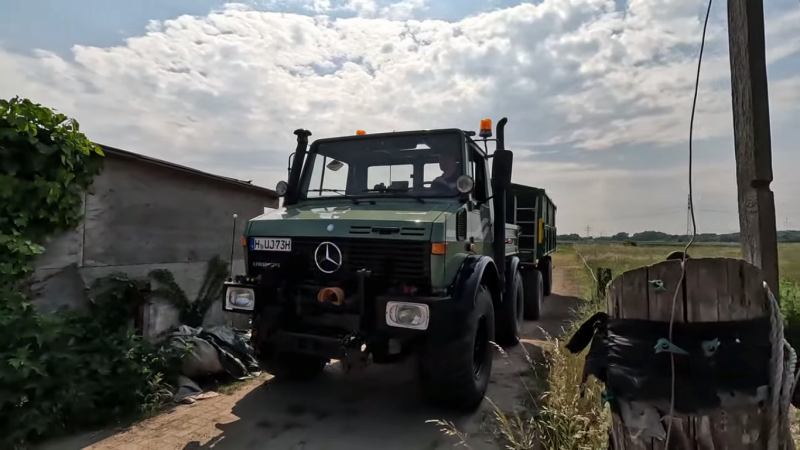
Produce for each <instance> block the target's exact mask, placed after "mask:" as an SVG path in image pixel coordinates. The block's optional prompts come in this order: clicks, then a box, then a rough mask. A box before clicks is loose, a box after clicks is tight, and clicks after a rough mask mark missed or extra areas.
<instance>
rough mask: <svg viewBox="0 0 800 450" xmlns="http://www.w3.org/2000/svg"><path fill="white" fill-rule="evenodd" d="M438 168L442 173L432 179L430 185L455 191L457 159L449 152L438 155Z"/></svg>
mask: <svg viewBox="0 0 800 450" xmlns="http://www.w3.org/2000/svg"><path fill="white" fill-rule="evenodd" d="M439 169H441V171H442V174H441V175H440V176H438V177H436V178H435V179H434V180H433V182H432V183H431V187H432V188H435V189H443V190H448V191H453V192H455V190H456V181H457V180H458V160H457V158H456V156H455V155H450V154H443V155H440V156H439Z"/></svg>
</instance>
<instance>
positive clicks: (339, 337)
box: [222, 279, 457, 359]
mask: <svg viewBox="0 0 800 450" xmlns="http://www.w3.org/2000/svg"><path fill="white" fill-rule="evenodd" d="M268 293H271V294H272V295H275V294H277V292H276V291H274V290H265V289H262V288H261V287H260V285H259V284H256V283H253V282H248V280H246V279H238V280H237V282H226V283H225V284H224V293H223V301H222V307H223V310H224V311H227V312H235V313H241V314H252V315H254V316H256V317H254V321H253V327H254V329H253V339H254V341H255V342H256V343H257V344H258V346H260V347H262V349H264V350H271V351H274V352H291V353H303V354H310V355H315V356H321V357H325V358H333V359H341V358H342V357H344V356H345V355H347V354H348V353H350V354H352V353H353V351H352V349H353V348H354V347H361V345H367V346H368V347H370V346H372V347H373V348H374V347H377V346H384V345H388V344H387V343H388V342H389V341H390V340H396V341H400V342H408V341H413V340H415V339H421V338H424V339H426V340H428V339H436V340H438V339H447V338H448V337H450V336H452V335H454V333H456V332H457V330H456V329H455V328H456V327H455V326H454V324H455V323H457V318H456V317H455V314H456V309H455V307H454V302H453V300H452V299H451V298H450V297H449V296H430V297H422V296H410V295H389V294H387V295H378V296H372V297H370V296H366V295H364V293H363V292H359V293H358V297H359V305H358V306H359V307H358V308H357V309H356V310H351V311H346V310H345V308H341V309H340V308H337V307H335V306H333V305H330V304H325V305H322V306H324V308H323V311H320V310H311V309H308V308H307V307H300V299H289V298H277V299H275V298H266V296H267V295H268ZM278 295H280V294H278ZM251 298H252V300H253V301H252V303H250V302H248V301H246V300H250V299H251ZM310 300H311V299H308V298H305V299H303V301H305V302H308V301H310ZM408 306H415V307H417V308H420V309H424V310H425V311H426V318H425V320H422V321H417V322H414V321H411V323H407V324H406V325H407V326H403V325H404V324H402V323H398V322H399V321H398V315H399V314H400V313H401V312H402V311H400V309H403V307H408ZM406 312H408V311H407V308H406Z"/></svg>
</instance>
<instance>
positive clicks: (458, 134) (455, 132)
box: [299, 128, 471, 201]
mask: <svg viewBox="0 0 800 450" xmlns="http://www.w3.org/2000/svg"><path fill="white" fill-rule="evenodd" d="M437 135H450V136H453V137H455V138H456V139H457V141H458V143H459V148H458V157H459V176H460V175H470V176H471V173H470V170H469V164H468V158H467V135H466V134H465V133H464V131H463V130H460V129H457V128H445V129H438V130H424V131H422V130H417V131H401V132H392V133H376V134H372V135H354V136H341V137H335V138H324V139H318V140H316V141H314V142H312V143H311V145H310V147H309V150H308V152H307V154H306V156H305V158H304V161H303V169H302V171H301V175H300V183H299V184H300V186H299V195H300V200H301V201H310V200H331V199H345V198H347V199H360V198H370V199H372V198H392V199H408V200H411V201H414V200H415V199H417V200H418V199H420V198H422V199H426V200H427V199H443V200H447V199H454V198H459V197H463V196H464V195H463V194H461V193H459V192H458V191H455V192H453V193H441V194H434V193H426V194H423V195H418V194H415V191H413V190H411V189H409V190H408V191H404V192H398V191H392V190H389V189H387V190H386V191H383V192H361V193H358V194H347V193H346V192H345V191H344V190H342V192H341V193H337V192H330V193H329V194H325V195H319V196H313V197H309V196H308V192H309V187H310V184H311V181H312V176H313V171H314V166H315V162H316V158H317V157H320V156H321V157H325V155H320V153H319V149H320V147H321V146H323V145H324V144H327V143H335V142H347V141H358V140H362V139H380V138H391V137H413V136H426V137H432V136H437ZM328 159H330V157H328ZM323 189H325V187H324V186H323ZM398 194H400V195H398Z"/></svg>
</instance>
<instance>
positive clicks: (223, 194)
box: [33, 155, 278, 336]
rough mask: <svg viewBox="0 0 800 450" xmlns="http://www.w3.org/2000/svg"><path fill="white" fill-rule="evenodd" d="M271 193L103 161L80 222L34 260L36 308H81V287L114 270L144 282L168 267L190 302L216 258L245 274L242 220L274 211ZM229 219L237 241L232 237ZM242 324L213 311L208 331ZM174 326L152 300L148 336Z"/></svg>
mask: <svg viewBox="0 0 800 450" xmlns="http://www.w3.org/2000/svg"><path fill="white" fill-rule="evenodd" d="M277 206H278V202H277V199H273V198H271V197H270V196H269V195H268V193H266V192H263V191H258V190H255V189H248V188H246V187H239V186H236V185H233V184H231V183H227V182H224V181H221V180H215V179H212V178H209V177H204V176H201V175H195V174H189V173H186V172H182V171H178V170H175V169H171V168H166V167H162V166H159V165H155V164H151V163H148V162H143V161H140V160H135V159H131V158H125V157H119V156H114V155H108V156H107V157H106V161H105V169H104V171H103V173H102V174H101V175H100V176H98V177H97V178H96V179H95V182H94V185H93V186H92V189H91V190H90V192H89V193H87V194H86V195H85V196H84V210H85V212H84V221H83V223H82V224H81V225H80V226H79V227H78V228H77V229H76V230H75V231H73V232H70V233H66V234H64V235H62V236H59V237H58V238H56V239H54V240H52V241H51V242H50V243H49V244H48V245H47V246H46V248H47V251H46V253H45V254H44V255H43V256H42V257H40V258H39V259H38V260H37V262H36V280H37V281H36V282H35V283H34V285H33V289H34V292H35V300H34V302H35V304H36V305H37V307H39V308H41V309H43V310H53V309H56V308H59V307H69V308H82V307H83V306H85V304H86V298H85V294H84V292H83V286H84V284H86V285H88V284H89V283H91V282H92V281H93V280H95V279H96V278H99V277H103V276H105V275H108V274H111V273H114V272H120V271H121V272H124V273H127V274H128V275H129V276H131V277H146V275H147V273H148V272H150V271H151V270H153V269H156V268H164V269H169V270H170V271H171V272H172V273H173V274H174V275H175V279H176V281H177V282H178V283H179V284H180V285H181V287H183V289H184V290H185V291H186V293H187V295H188V297H189V298H190V299H194V297H195V296H196V295H197V291H198V290H199V288H200V284H201V283H202V281H203V278H204V275H205V270H206V267H207V265H206V264H207V262H208V261H209V260H210V259H211V258H212V257H213V256H215V255H218V256H220V257H221V258H222V259H223V260H229V259H230V250H231V241H232V238H233V240H234V245H233V248H234V267H233V268H234V273H242V271H243V270H244V262H243V258H244V255H243V253H242V247H241V244H240V236H241V234H242V231H243V229H244V225H245V224H246V222H247V220H249V219H251V218H253V217H256V216H258V215H261V214H263V212H264V208H265V207H272V208H275V207H277ZM233 214H238V219H236V235H235V237H234V236H233V222H234V219H233ZM232 321H235V322H236V323H233V325H234V326H244V325H246V320H245V316H242V315H238V314H224V313H222V311H221V310H220V305H219V304H216V305H214V306H212V309H211V311H209V314H208V315H207V317H206V325H212V324H225V323H227V324H231V322H232ZM175 323H177V311H175V310H174V309H173V308H172V307H171V306H168V305H166V304H165V303H164V302H163V301H159V300H155V301H154V302H153V304H151V305H149V307H148V308H147V311H146V313H145V332H146V334H147V335H151V336H152V335H156V334H158V333H160V332H162V331H163V330H165V329H166V328H169V327H170V326H172V325H173V324H175Z"/></svg>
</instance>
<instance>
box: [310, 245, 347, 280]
mask: <svg viewBox="0 0 800 450" xmlns="http://www.w3.org/2000/svg"><path fill="white" fill-rule="evenodd" d="M314 262H316V263H317V269H319V270H320V271H321V272H323V273H333V272H336V271H337V270H339V267H342V251H341V250H339V247H337V246H336V244H334V243H333V242H323V243H322V244H319V246H317V250H316V251H315V252H314Z"/></svg>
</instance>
